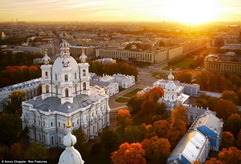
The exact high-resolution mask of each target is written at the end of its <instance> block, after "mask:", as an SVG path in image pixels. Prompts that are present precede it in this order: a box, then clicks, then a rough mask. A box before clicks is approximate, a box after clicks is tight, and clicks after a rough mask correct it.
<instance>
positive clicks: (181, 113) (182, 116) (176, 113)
mask: <svg viewBox="0 0 241 164" xmlns="http://www.w3.org/2000/svg"><path fill="white" fill-rule="evenodd" d="M186 119H187V109H186V108H184V107H183V106H177V107H176V108H175V109H173V111H172V120H182V121H186Z"/></svg>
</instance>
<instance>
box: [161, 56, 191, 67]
mask: <svg viewBox="0 0 241 164" xmlns="http://www.w3.org/2000/svg"><path fill="white" fill-rule="evenodd" d="M193 62H195V60H193V59H187V58H185V59H183V60H181V61H180V62H178V63H176V64H174V65H173V66H171V65H168V66H166V67H164V68H162V69H163V70H170V69H172V70H175V68H180V69H191V68H190V64H191V63H193Z"/></svg>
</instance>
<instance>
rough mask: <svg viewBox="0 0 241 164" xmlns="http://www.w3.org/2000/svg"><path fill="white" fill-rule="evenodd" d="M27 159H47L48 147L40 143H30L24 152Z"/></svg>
mask: <svg viewBox="0 0 241 164" xmlns="http://www.w3.org/2000/svg"><path fill="white" fill-rule="evenodd" d="M24 158H25V159H47V158H48V149H47V148H46V147H44V146H43V145H42V144H40V143H30V144H29V146H28V148H27V149H26V151H25V152H24Z"/></svg>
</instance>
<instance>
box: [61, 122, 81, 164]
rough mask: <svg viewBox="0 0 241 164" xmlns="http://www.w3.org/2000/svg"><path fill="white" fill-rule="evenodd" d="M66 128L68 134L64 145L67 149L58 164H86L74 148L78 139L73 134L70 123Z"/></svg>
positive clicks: (64, 139)
mask: <svg viewBox="0 0 241 164" xmlns="http://www.w3.org/2000/svg"><path fill="white" fill-rule="evenodd" d="M66 127H67V129H68V133H67V135H66V136H65V137H64V138H63V144H64V146H66V148H65V150H64V151H63V153H62V154H61V155H60V157H59V163H58V164H84V161H83V159H82V157H81V155H80V153H79V152H78V150H76V149H75V148H74V147H73V146H74V144H75V143H76V141H77V139H76V137H75V136H74V135H72V134H71V124H70V123H68V124H67V125H66Z"/></svg>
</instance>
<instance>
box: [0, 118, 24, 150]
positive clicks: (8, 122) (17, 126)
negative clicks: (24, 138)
mask: <svg viewBox="0 0 241 164" xmlns="http://www.w3.org/2000/svg"><path fill="white" fill-rule="evenodd" d="M0 125H1V128H0V134H2V135H1V137H0V145H7V146H10V145H12V144H13V143H15V142H17V141H18V139H19V136H20V134H21V131H22V120H21V119H20V117H19V116H18V115H17V114H11V113H10V114H7V113H2V114H0ZM3 134H4V135H3Z"/></svg>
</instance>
